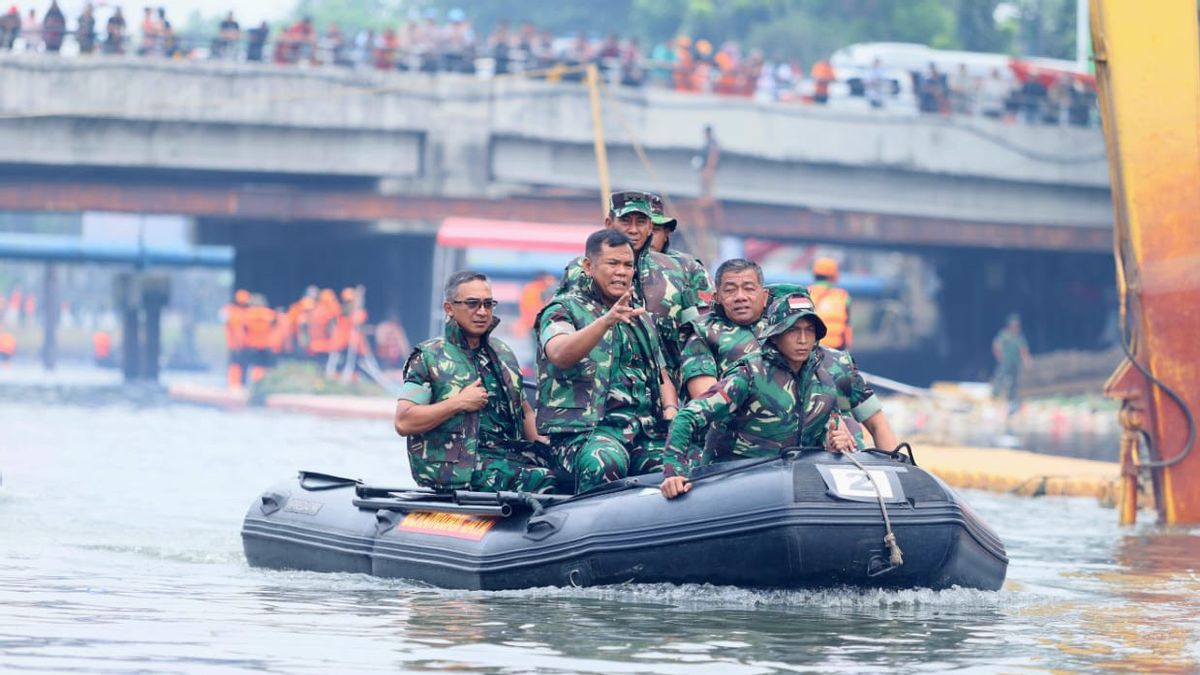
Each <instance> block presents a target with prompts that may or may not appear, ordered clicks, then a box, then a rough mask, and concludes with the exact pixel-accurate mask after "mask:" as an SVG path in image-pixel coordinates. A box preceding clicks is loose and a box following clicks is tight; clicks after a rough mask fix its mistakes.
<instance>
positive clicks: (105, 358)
mask: <svg viewBox="0 0 1200 675" xmlns="http://www.w3.org/2000/svg"><path fill="white" fill-rule="evenodd" d="M92 356H93V357H94V358H95V362H96V365H97V366H100V367H102V368H110V367H113V366H115V365H116V362H115V361H114V360H113V352H112V335H111V334H109V332H108V331H106V330H98V331H96V332H95V333H92Z"/></svg>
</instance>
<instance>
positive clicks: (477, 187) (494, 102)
mask: <svg viewBox="0 0 1200 675" xmlns="http://www.w3.org/2000/svg"><path fill="white" fill-rule="evenodd" d="M0 77H2V78H3V82H4V87H3V88H0V209H8V210H34V211H83V210H112V211H126V212H141V213H176V214H182V215H190V216H194V217H195V219H196V223H197V227H196V233H197V243H203V244H232V245H234V246H236V247H237V249H238V262H237V265H236V268H237V274H238V277H239V281H240V282H245V283H248V284H254V285H258V286H259V287H265V288H270V287H271V286H272V285H280V284H282V285H284V286H283V287H286V289H287V293H289V294H291V293H292V292H293V289H295V288H298V287H302V286H303V285H304V284H305V283H308V282H310V281H311V282H316V283H330V284H340V283H345V282H344V281H342V280H347V281H349V280H348V279H347V275H351V274H358V275H360V277H361V274H362V270H363V268H364V267H365V268H367V269H370V270H373V271H372V272H371V275H372V278H371V279H370V283H369V285H370V286H371V287H373V288H377V289H381V292H380V293H378V294H376V295H375V296H374V299H373V301H374V302H375V303H383V305H384V306H396V305H398V304H403V301H404V299H405V298H406V297H412V296H413V295H414V294H424V296H425V297H428V294H429V292H430V290H431V288H430V286H429V279H428V277H429V275H430V271H431V268H430V264H429V262H428V261H429V260H430V259H431V258H432V255H431V254H432V249H433V240H432V237H431V233H432V232H433V230H434V229H435V228H436V226H437V224H438V223H439V222H440V221H441V219H442V218H443V217H445V216H447V215H462V216H475V217H487V218H498V219H504V220H518V221H535V222H536V221H541V222H565V223H572V222H574V223H595V222H598V218H599V213H600V199H599V194H598V189H597V186H598V179H597V171H596V164H595V159H594V152H593V134H594V128H593V124H592V116H591V108H590V101H589V97H588V91H587V89H586V88H585V87H583V86H582V85H579V84H575V83H547V82H543V81H528V80H522V79H494V80H479V79H475V78H473V77H466V76H461V77H455V76H446V75H442V76H438V77H430V76H426V75H405V74H399V73H379V72H373V71H372V72H351V71H345V70H341V69H325V68H313V69H306V68H298V67H288V68H284V67H275V66H271V65H248V64H230V63H215V62H214V63H205V62H201V63H197V62H162V61H154V60H147V59H138V58H134V57H112V58H103V57H96V58H92V59H85V58H78V59H57V58H39V57H36V56H33V55H24V54H19V55H6V56H4V57H2V58H0ZM601 107H602V118H603V133H604V136H605V139H606V141H607V147H608V153H609V161H610V166H611V174H612V176H613V184H614V186H616V187H650V188H653V189H657V190H659V191H661V192H664V193H666V194H669V195H671V196H672V197H673V198H674V200H675V204H676V208H677V210H678V211H679V213H680V215H681V216H682V218H683V221H684V222H685V226H686V224H687V223H688V222H690V221H692V220H693V219H698V218H700V217H701V213H700V209H699V207H698V205H697V204H696V202H695V201H694V198H695V197H696V196H697V190H698V187H699V185H698V180H697V176H696V172H695V170H694V169H693V168H692V167H691V159H692V157H693V156H694V155H695V154H696V153H697V151H698V148H699V146H700V143H701V132H702V129H703V127H704V126H705V125H712V126H713V127H714V129H715V131H716V135H717V137H718V140H719V141H720V143H721V145H722V150H723V154H722V160H721V165H720V171H719V174H718V178H717V187H716V193H717V197H718V199H719V200H720V204H721V207H722V210H723V218H722V219H721V231H722V232H723V233H726V234H741V235H753V236H767V237H773V238H779V239H790V240H797V241H806V242H814V241H815V242H820V241H827V242H837V243H842V244H862V245H871V246H880V245H883V246H889V247H901V248H909V249H920V250H922V251H927V252H931V254H932V255H941V256H942V257H943V259H942V260H941V261H939V263H938V264H939V269H941V268H942V267H945V268H946V270H947V276H948V278H951V279H957V278H963V279H968V278H970V277H971V275H976V274H977V273H978V271H979V260H978V259H977V258H976V255H978V254H984V255H987V256H990V258H989V259H991V260H993V261H996V260H999V261H1001V262H1000V265H1001V267H1002V268H1003V270H1002V274H1001V275H1000V276H1001V281H1000V283H999V284H998V285H996V284H993V286H996V288H994V289H992V290H990V291H988V292H986V293H975V294H974V295H972V296H970V297H969V298H958V299H956V300H954V302H956V303H960V304H961V303H962V302H965V301H971V302H981V303H987V302H988V301H989V299H990V298H996V297H1005V295H1011V294H1012V293H1013V292H1014V290H1013V289H1014V287H1015V286H1014V285H1013V284H1010V283H1008V282H1007V281H1006V279H1007V277H1008V276H1013V275H1022V274H1028V270H1029V269H1030V258H1029V257H1028V255H1025V254H1029V255H1034V256H1035V257H1036V256H1039V255H1041V256H1050V255H1052V254H1059V253H1062V252H1072V253H1074V254H1077V255H1079V256H1081V259H1086V260H1089V261H1090V264H1098V265H1099V267H1100V268H1104V267H1105V266H1107V267H1108V268H1111V264H1110V263H1108V262H1107V260H1106V257H1107V256H1108V255H1109V251H1110V250H1111V203H1110V198H1109V186H1108V169H1107V164H1106V159H1105V152H1104V144H1103V139H1102V137H1101V134H1100V133H1099V130H1097V129H1079V128H1072V127H1068V128H1058V127H1033V126H1027V125H1009V124H1002V123H999V122H996V121H993V120H987V119H977V118H966V117H951V118H942V117H929V116H920V117H915V116H912V115H909V114H904V113H898V112H897V113H892V112H889V111H871V110H868V109H865V108H863V109H855V108H850V107H833V108H824V107H820V106H801V105H796V104H760V103H755V102H753V101H749V100H743V99H719V98H715V97H701V96H695V95H687V94H678V93H675V92H670V91H657V90H647V91H628V90H623V89H612V90H608V89H606V90H604V92H603V93H602V106H601ZM639 149H641V150H644V155H645V161H643V160H642V159H641V158H640V157H639V153H638V152H637V151H638V150H639ZM331 248H333V249H337V250H340V251H342V252H344V253H346V254H347V255H346V256H343V257H344V258H345V259H346V260H347V261H349V260H353V261H354V262H341V263H339V262H337V261H336V260H334V258H333V257H331V256H330V255H329V251H330V250H331ZM939 252H940V253H939ZM968 252H975V253H974V254H971V255H963V253H968ZM1038 260H1041V258H1038ZM1045 260H1046V261H1049V260H1050V258H1049V257H1046V258H1045ZM1097 261H1099V263H1097ZM1038 265H1041V267H1043V268H1045V269H1046V270H1047V271H1052V270H1053V268H1054V267H1055V264H1054V263H1051V262H1044V263H1038V262H1037V260H1035V264H1034V267H1037V266H1038ZM959 268H961V269H959ZM1109 274H1111V271H1109ZM992 276H993V277H995V276H996V275H995V274H993V275H992ZM1028 293H1029V294H1036V293H1037V290H1036V289H1034V290H1031V291H1028ZM422 311H424V308H422ZM406 319H407V317H406ZM406 323H407V320H406ZM417 325H419V323H418V324H417ZM988 325H990V323H989V324H988ZM978 330H983V331H987V330H990V329H988V328H980V329H978ZM974 337H975V338H976V339H977V338H978V336H974ZM989 337H990V336H989Z"/></svg>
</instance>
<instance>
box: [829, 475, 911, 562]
mask: <svg viewBox="0 0 1200 675" xmlns="http://www.w3.org/2000/svg"><path fill="white" fill-rule="evenodd" d="M842 456H843V457H845V458H846V459H848V460H850V461H851V462H852V463H853V464H854V466H857V467H858V468H859V470H861V471H862V472H863V473H864V474H866V476H867V480H869V481H871V487H873V488H875V497H876V499H878V500H879V510H880V511H881V512H882V513H883V527H884V529H885V530H887V534H886V535H884V537H883V543H884V544H887V547H888V562H889V563H891V565H892V566H893V567H899V566H901V565H903V564H904V552H903V551H901V550H900V544H898V543H896V533H895V532H893V531H892V518H891V516H889V515H888V510H887V503H885V502H884V501H883V491H882V490H880V489H879V483H876V482H875V476H874V475H873V474H872V473H871V472H870V471H867V467H865V466H863V464H862V462H860V461H858V458H856V457H855V456H854V455H853V454H852V453H849V452H843V453H842Z"/></svg>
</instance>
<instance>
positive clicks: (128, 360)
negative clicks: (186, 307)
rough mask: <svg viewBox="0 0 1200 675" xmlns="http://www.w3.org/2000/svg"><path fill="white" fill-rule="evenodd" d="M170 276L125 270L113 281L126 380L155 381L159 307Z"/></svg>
mask: <svg viewBox="0 0 1200 675" xmlns="http://www.w3.org/2000/svg"><path fill="white" fill-rule="evenodd" d="M170 291H171V280H170V279H169V278H168V277H166V276H165V275H162V274H150V273H146V272H125V273H122V274H119V275H117V277H116V279H114V281H113V300H114V304H116V306H117V307H118V308H119V309H120V311H121V317H122V331H121V333H122V334H121V355H122V369H123V370H124V373H125V381H126V382H135V381H138V380H149V381H151V382H157V381H158V361H159V354H161V353H162V349H161V335H162V333H161V330H160V322H161V317H162V308H163V306H164V305H166V304H167V300H168V299H169V298H170V294H171V293H170Z"/></svg>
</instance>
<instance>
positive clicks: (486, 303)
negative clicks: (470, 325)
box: [450, 298, 500, 312]
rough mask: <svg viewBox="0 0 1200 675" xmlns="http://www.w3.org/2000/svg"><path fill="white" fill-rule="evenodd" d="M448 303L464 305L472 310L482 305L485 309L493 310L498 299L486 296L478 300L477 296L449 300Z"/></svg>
mask: <svg viewBox="0 0 1200 675" xmlns="http://www.w3.org/2000/svg"><path fill="white" fill-rule="evenodd" d="M450 304H452V305H466V306H467V309H469V310H471V311H472V312H474V311H475V310H477V309H479V308H480V307H483V308H484V309H487V310H493V309H495V308H496V305H498V304H500V301H499V300H493V299H491V298H488V299H487V300H480V299H479V298H467V299H466V300H451V301H450Z"/></svg>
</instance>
